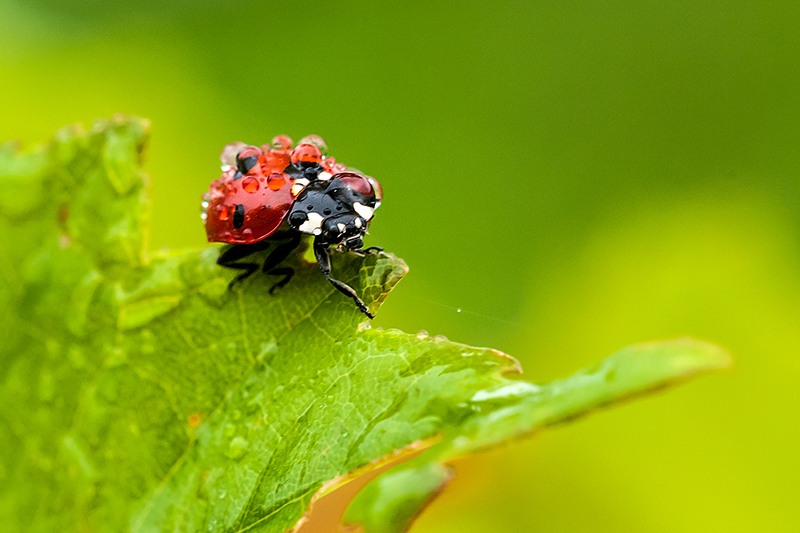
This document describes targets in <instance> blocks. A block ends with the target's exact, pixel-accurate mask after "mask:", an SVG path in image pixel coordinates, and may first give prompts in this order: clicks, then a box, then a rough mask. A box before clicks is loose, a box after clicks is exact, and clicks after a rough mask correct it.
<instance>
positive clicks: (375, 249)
mask: <svg viewBox="0 0 800 533" xmlns="http://www.w3.org/2000/svg"><path fill="white" fill-rule="evenodd" d="M353 251H354V252H355V253H357V254H358V255H377V254H379V253H381V252H383V248H381V247H380V246H370V247H369V248H362V249H361V250H353Z"/></svg>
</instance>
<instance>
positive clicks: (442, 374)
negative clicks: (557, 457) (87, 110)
mask: <svg viewBox="0 0 800 533" xmlns="http://www.w3.org/2000/svg"><path fill="white" fill-rule="evenodd" d="M147 129H148V127H147V123H146V122H144V121H140V120H134V119H126V118H116V119H114V120H111V121H104V122H100V123H98V124H97V125H96V126H95V127H94V128H93V129H92V130H90V131H88V132H87V131H83V130H81V129H78V128H71V129H67V130H64V131H62V132H60V133H59V134H57V135H56V138H55V139H54V141H53V142H52V143H51V144H49V145H48V146H46V147H41V148H34V149H32V150H28V151H20V150H19V149H18V148H17V147H15V146H12V145H5V146H3V147H2V148H0V186H2V190H3V191H4V194H3V196H2V197H0V231H2V234H3V235H6V236H10V238H6V239H5V240H4V241H3V242H0V287H1V288H2V292H0V335H1V336H2V338H3V339H4V342H3V345H2V347H0V380H2V391H1V392H0V400H1V401H0V450H1V451H2V461H0V487H2V488H0V523H2V524H4V526H5V527H6V528H7V529H11V530H20V529H25V530H34V531H73V530H89V531H118V530H124V529H130V530H133V531H174V530H178V531H199V530H206V531H274V532H281V531H286V530H288V529H291V528H292V527H294V526H295V524H297V522H298V520H300V519H301V518H302V517H303V515H304V513H306V511H307V510H308V508H309V505H310V504H311V502H312V499H314V498H315V497H318V496H319V495H323V494H325V493H327V492H329V491H330V490H332V489H333V488H334V487H335V486H337V485H338V484H340V483H343V482H344V481H345V480H347V479H350V478H352V477H353V476H354V475H357V474H358V473H361V472H365V471H368V470H370V469H374V468H377V465H379V464H381V463H382V462H385V461H387V460H389V459H390V458H391V457H394V456H396V455H397V454H398V453H402V451H403V450H412V449H413V450H420V449H421V450H425V451H423V453H421V454H420V455H419V456H417V457H415V458H414V459H412V460H410V461H409V462H408V463H406V464H404V465H402V466H401V467H400V468H397V469H395V470H390V471H389V473H387V474H384V475H383V476H381V477H379V478H378V479H377V480H376V481H375V482H374V483H373V484H372V485H371V486H368V487H367V489H366V490H365V491H364V493H363V495H362V496H361V497H359V498H358V499H357V500H356V501H355V503H354V505H353V507H352V508H351V510H350V513H349V517H350V519H351V520H353V521H356V522H358V523H361V524H363V525H364V527H365V528H366V529H367V531H400V530H402V529H403V528H404V527H406V526H407V524H408V523H410V520H411V519H412V518H413V516H414V515H415V513H416V512H418V511H419V509H420V508H421V506H422V505H423V504H424V503H425V502H427V501H428V500H429V499H430V498H431V496H432V495H433V494H434V493H435V492H436V491H437V490H439V489H440V487H441V486H442V485H443V483H444V481H445V480H446V478H447V469H446V467H444V466H442V464H443V463H445V462H447V461H448V460H450V459H452V458H453V457H456V456H459V455H463V454H467V453H472V452H474V451H476V450H479V449H481V448H485V447H488V446H493V445H495V444H497V443H499V442H502V441H504V440H507V439H509V438H514V437H517V436H519V435H522V434H525V433H529V432H531V431H534V430H536V429H538V428H540V427H543V426H545V425H549V424H553V423H557V422H560V421H564V420H567V419H570V418H573V417H575V416H578V415H579V414H581V413H584V412H586V411H588V410H591V409H592V408H594V407H597V406H601V405H605V404H607V403H610V402H612V401H616V400H618V399H621V398H625V397H628V396H631V395H633V394H637V393H640V392H644V391H646V390H649V389H653V388H656V387H659V386H662V385H665V384H667V383H670V382H672V381H674V380H677V379H680V378H683V377H687V376H690V375H692V374H694V373H697V372H699V371H703V370H708V369H713V368H719V367H722V366H725V365H726V364H727V356H726V355H725V354H724V353H723V352H721V351H719V350H718V349H716V348H714V347H711V346H709V345H705V344H701V343H696V342H693V341H679V342H673V343H666V344H653V345H645V346H641V347H634V348H631V349H628V350H626V351H623V352H620V353H619V354H617V355H616V356H613V357H612V358H611V359H609V360H608V361H607V362H605V363H603V364H602V365H601V366H600V367H598V368H596V369H593V370H589V371H586V372H582V373H579V374H576V375H575V376H573V377H572V378H569V379H567V380H565V381H562V382H555V383H551V384H548V385H540V386H536V385H533V384H530V383H526V382H523V381H519V380H516V379H514V378H512V377H509V376H510V375H512V374H515V373H517V372H518V371H519V369H518V365H517V363H516V362H515V361H514V360H513V359H512V358H510V357H509V356H506V355H504V354H501V353H499V352H497V351H494V350H489V349H484V348H473V347H469V346H465V345H461V344H457V343H454V342H449V341H447V340H445V339H442V338H436V337H434V338H429V337H423V336H416V335H407V334H404V333H401V332H399V331H380V330H375V329H371V328H370V326H369V323H368V321H366V319H365V318H364V316H363V315H362V314H361V313H359V312H358V311H357V310H355V309H354V307H353V305H352V302H350V301H349V300H347V299H345V298H344V297H342V295H341V294H339V293H338V292H335V291H334V289H333V288H332V287H331V286H330V285H329V284H328V283H327V282H326V281H325V280H324V278H323V277H322V276H321V275H320V273H319V269H318V268H317V266H316V265H315V264H313V263H309V262H307V261H306V260H305V259H304V258H303V257H304V256H303V250H299V251H298V252H297V253H296V254H294V255H292V256H291V257H290V258H289V259H288V260H287V264H288V265H289V266H291V267H292V268H294V269H295V271H296V274H295V277H294V278H293V279H292V282H291V283H290V284H289V285H287V286H286V287H285V288H283V289H282V290H281V291H280V292H279V293H278V294H277V295H276V296H274V297H273V296H270V295H269V293H268V291H269V288H270V286H271V283H272V281H271V280H270V279H269V278H268V276H264V275H256V276H252V277H251V278H250V279H248V280H247V281H246V282H244V283H243V284H241V285H240V286H239V288H238V289H237V290H233V291H231V290H229V289H228V288H227V285H228V282H229V281H230V280H231V279H232V277H233V276H234V275H235V273H234V272H231V271H229V270H226V269H222V268H219V267H218V266H217V265H216V263H215V261H216V257H217V255H218V247H217V246H208V247H206V248H204V249H201V250H187V251H180V252H174V253H158V254H148V253H147V249H146V234H145V232H144V226H143V222H144V220H145V219H146V217H147V205H148V200H147V187H146V180H145V176H144V175H143V174H142V172H141V169H140V164H141V161H140V159H141V154H142V152H143V149H144V145H145V142H146V139H147ZM212 172H213V171H212V170H209V173H210V174H211V173H212ZM212 177H214V176H213V175H210V176H209V179H210V178H212ZM200 192H202V191H198V196H199V194H200ZM198 231H202V230H201V229H200V228H199V227H198ZM334 271H335V272H336V274H337V275H338V276H340V277H341V278H342V279H344V280H345V281H347V282H349V283H351V284H352V285H353V286H354V287H356V289H357V290H358V292H359V293H360V294H361V295H362V298H363V299H364V301H365V302H366V303H367V304H368V305H369V306H370V308H371V309H372V310H373V311H374V310H375V309H377V307H378V306H379V305H380V304H381V303H382V301H383V300H384V299H385V298H386V296H387V294H388V293H389V291H391V290H392V288H393V287H394V286H395V285H396V284H397V282H398V281H399V280H400V279H401V278H402V276H403V275H404V274H405V272H406V266H405V264H404V263H403V261H402V260H400V259H397V258H396V257H394V256H392V255H390V254H380V255H367V256H365V257H360V256H357V255H353V254H347V255H345V254H336V257H335V258H334Z"/></svg>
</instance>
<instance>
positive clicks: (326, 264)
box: [314, 237, 375, 318]
mask: <svg viewBox="0 0 800 533" xmlns="http://www.w3.org/2000/svg"><path fill="white" fill-rule="evenodd" d="M314 255H315V256H316V258H317V263H318V264H319V269H320V270H321V271H322V275H323V276H325V279H327V280H328V281H329V282H330V284H331V285H333V287H334V288H335V289H336V290H337V291H339V292H341V293H342V294H344V295H345V296H348V297H350V298H352V299H353V301H354V302H355V303H356V307H358V310H359V311H361V312H362V313H364V314H365V315H367V316H368V317H370V318H375V315H373V314H372V313H370V312H369V309H367V306H366V305H365V304H364V302H363V301H362V300H361V298H359V297H358V294H356V291H355V289H353V287H351V286H350V285H348V284H347V283H345V282H343V281H339V280H338V279H334V278H332V277H331V257H330V255H329V254H328V245H327V244H322V243H321V242H320V240H319V237H317V238H316V239H315V240H314Z"/></svg>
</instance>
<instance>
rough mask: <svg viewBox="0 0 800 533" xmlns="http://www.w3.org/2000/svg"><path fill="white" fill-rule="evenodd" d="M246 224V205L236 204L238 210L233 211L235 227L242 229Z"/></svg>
mask: <svg viewBox="0 0 800 533" xmlns="http://www.w3.org/2000/svg"><path fill="white" fill-rule="evenodd" d="M243 224H244V205H242V204H236V209H234V210H233V227H234V228H241V227H242V225H243Z"/></svg>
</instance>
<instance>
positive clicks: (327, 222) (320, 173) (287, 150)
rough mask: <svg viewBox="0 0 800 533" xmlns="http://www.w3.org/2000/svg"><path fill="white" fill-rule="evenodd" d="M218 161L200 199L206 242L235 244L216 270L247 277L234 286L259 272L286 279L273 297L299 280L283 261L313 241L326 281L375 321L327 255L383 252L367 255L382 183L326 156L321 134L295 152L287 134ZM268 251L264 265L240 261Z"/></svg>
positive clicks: (231, 150) (230, 150)
mask: <svg viewBox="0 0 800 533" xmlns="http://www.w3.org/2000/svg"><path fill="white" fill-rule="evenodd" d="M220 159H221V160H222V175H221V176H220V177H219V178H218V179H216V180H214V181H213V182H212V183H211V186H210V187H209V190H208V192H207V193H206V194H204V195H203V203H202V214H201V217H202V219H203V222H204V223H205V227H206V235H207V236H208V240H209V242H223V243H228V244H230V245H231V246H229V247H226V248H225V249H223V251H222V252H221V253H220V255H219V258H218V259H217V264H219V265H221V266H224V267H228V268H234V269H238V270H243V271H244V272H243V273H242V274H240V275H239V276H237V277H236V278H234V279H233V281H231V286H233V285H235V284H236V283H237V282H240V281H242V280H244V279H245V278H247V277H249V276H250V275H252V274H253V273H254V272H256V271H257V270H259V268H260V269H261V271H262V272H264V273H266V274H269V275H275V276H281V279H280V280H279V281H278V282H277V283H275V284H274V285H273V286H272V288H271V289H270V291H269V292H270V294H272V293H273V291H274V290H275V289H277V288H280V287H283V286H284V285H286V284H287V283H288V282H289V280H290V279H291V278H292V276H293V275H294V270H293V269H292V268H290V267H287V266H282V265H281V263H282V261H283V260H284V259H285V258H286V257H287V256H288V255H289V254H290V253H291V251H292V250H294V249H295V248H296V247H297V245H298V244H299V243H300V240H301V238H302V235H304V234H305V235H313V236H314V245H313V248H314V255H315V257H316V260H317V264H318V265H319V268H320V270H321V271H322V275H323V276H325V278H326V279H327V280H328V281H329V282H330V283H331V285H333V286H334V287H335V288H336V290H338V291H339V292H341V293H342V294H344V295H345V296H348V297H350V298H352V299H353V301H354V302H355V304H356V307H358V309H359V310H360V311H361V312H362V313H364V314H365V315H367V316H368V317H369V318H374V315H373V314H372V313H370V311H369V309H368V308H367V306H366V305H365V304H364V302H363V301H362V300H361V298H359V297H358V295H357V294H356V291H355V290H354V289H353V288H352V287H350V286H349V285H348V284H346V283H344V282H343V281H340V280H338V279H335V278H333V277H331V259H330V253H329V252H330V248H331V247H335V249H337V250H339V251H342V252H348V251H355V252H358V253H362V254H363V253H368V252H371V251H380V248H368V249H363V245H364V242H363V238H364V235H365V234H366V232H367V227H368V226H369V223H370V221H371V220H372V217H373V215H374V213H375V209H377V208H378V206H379V205H380V203H381V198H382V196H383V192H382V189H381V186H380V184H379V183H378V182H377V180H375V179H374V178H371V177H369V176H365V175H363V174H361V173H360V172H358V171H356V170H353V169H350V168H348V167H346V166H344V165H342V164H341V163H339V162H337V161H336V160H335V159H334V158H333V157H329V156H328V155H327V147H326V145H325V142H324V141H323V140H322V138H320V137H318V136H316V135H309V136H307V137H303V138H302V139H301V140H300V141H299V142H298V143H297V145H296V146H294V147H293V146H292V140H291V139H290V138H289V137H287V136H285V135H279V136H277V137H275V138H274V139H272V142H271V143H270V144H268V145H263V146H261V147H257V146H249V145H246V144H244V143H240V142H239V143H231V144H228V145H227V146H225V148H224V149H223V150H222V154H221V155H220ZM268 248H271V251H270V253H269V255H268V256H267V258H266V260H265V261H264V263H263V265H258V264H256V263H252V262H249V263H248V262H241V260H243V259H245V258H246V257H248V256H250V255H252V254H253V253H255V252H257V251H260V250H265V249H268Z"/></svg>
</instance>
